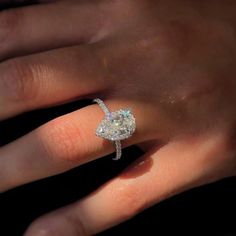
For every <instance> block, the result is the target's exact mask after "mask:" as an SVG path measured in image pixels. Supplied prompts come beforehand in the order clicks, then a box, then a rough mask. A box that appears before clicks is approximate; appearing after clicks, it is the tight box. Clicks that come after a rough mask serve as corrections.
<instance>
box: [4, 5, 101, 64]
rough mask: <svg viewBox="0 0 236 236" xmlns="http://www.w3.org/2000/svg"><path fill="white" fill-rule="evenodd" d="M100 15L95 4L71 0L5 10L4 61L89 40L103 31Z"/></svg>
mask: <svg viewBox="0 0 236 236" xmlns="http://www.w3.org/2000/svg"><path fill="white" fill-rule="evenodd" d="M91 12H93V13H92V14H91ZM98 17H99V15H98V9H97V10H96V11H94V4H79V2H77V3H76V2H70V1H69V2H67V1H66V2H65V1H60V2H56V3H54V2H53V3H48V4H36V5H30V6H25V7H20V8H12V9H7V10H4V11H2V12H0V28H1V31H0V42H1V50H0V61H2V60H6V59H8V58H12V57H19V56H22V55H28V54H33V53H37V52H41V51H46V50H52V49H54V48H60V47H65V46H73V45H77V44H81V43H85V42H89V41H90V40H91V39H92V38H93V37H96V33H97V32H98V31H99V27H100V26H99V22H100V21H99V18H98Z"/></svg>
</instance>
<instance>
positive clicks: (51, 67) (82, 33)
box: [0, 0, 236, 236]
mask: <svg viewBox="0 0 236 236" xmlns="http://www.w3.org/2000/svg"><path fill="white" fill-rule="evenodd" d="M235 7H236V3H234V2H233V1H224V3H223V2H222V1H214V2H213V1H199V2H196V1H178V0H174V1H151V0H124V1H119V0H117V1H115V0H113V1H111V0H110V1H108V0H99V1H88V0H87V1H86V0H84V1H82V0H80V1H72V0H71V1H69V0H68V1H52V2H51V3H47V4H46V3H44V4H43V3H42V4H38V5H32V6H28V7H22V8H18V9H10V10H5V11H3V12H1V13H0V23H1V26H0V28H1V33H0V39H1V51H0V58H1V60H2V63H1V64H0V74H1V77H0V104H1V110H0V118H1V119H6V118H8V117H11V116H14V115H16V114H18V113H22V112H25V111H29V110H33V109H38V108H42V107H48V106H53V105H55V104H60V103H65V102H67V101H70V100H75V99H82V98H85V97H86V98H90V99H93V98H96V97H99V98H102V99H104V101H105V103H106V105H107V106H108V107H109V108H110V109H111V110H112V111H114V110H117V109H119V108H124V107H130V108H132V110H133V113H134V115H135V117H136V122H137V132H136V133H135V134H134V135H133V136H132V137H131V138H129V139H127V140H125V141H124V142H122V145H123V147H125V146H129V145H133V144H136V145H138V146H140V147H141V148H143V149H144V150H145V154H144V156H143V157H141V158H140V159H139V160H137V161H136V162H135V163H133V164H132V165H131V166H130V167H129V168H127V169H126V170H124V171H123V172H122V173H121V174H120V175H119V176H117V177H116V178H114V179H112V180H110V181H109V182H108V183H107V184H106V185H104V186H102V187H101V188H100V189H98V190H97V191H95V192H94V193H92V194H90V195H89V196H87V197H85V198H84V199H82V200H80V201H78V202H76V203H74V204H72V205H70V206H67V207H64V208H62V209H60V210H57V211H55V212H53V213H50V214H48V215H46V216H43V217H41V218H40V219H38V220H36V221H35V222H34V223H33V224H32V225H31V226H30V227H29V229H28V230H27V232H26V234H25V235H26V236H37V235H42V234H43V235H45V236H46V235H50V236H51V235H63V236H64V235H66V236H76V235H91V234H95V233H98V232H100V231H103V230H105V229H107V228H109V227H112V226H113V225H116V224H118V223H120V222H122V221H124V220H126V219H129V218H130V217H132V216H134V215H135V214H137V213H138V212H140V211H141V210H143V209H145V208H147V207H149V206H151V205H153V204H156V203H158V202H160V201H161V200H163V199H166V198H168V197H170V196H173V195H174V194H177V193H180V192H182V191H184V190H187V189H190V188H193V187H196V186H199V185H202V184H207V183H210V182H213V181H217V180H219V179H222V178H225V177H229V176H233V175H235V173H236V159H235V151H236V150H235V125H236V112H235V107H236V81H235V75H236V46H235V45H236V34H235V28H236V18H235V11H234V9H235ZM103 116H104V114H103V111H102V110H101V108H100V107H99V106H98V105H96V104H94V105H90V106H87V107H85V108H82V109H80V110H78V111H75V112H72V113H71V114H67V115H65V116H62V117H59V118H57V119H55V120H53V121H51V122H49V123H47V124H45V125H43V126H42V127H39V128H38V129H36V130H35V131H33V132H31V133H29V134H28V135H26V136H24V137H22V138H20V139H18V140H16V141H14V142H12V143H10V144H8V145H6V146H4V147H2V148H1V149H0V157H1V158H0V175H1V183H0V191H6V190H8V189H11V188H14V187H16V186H19V185H22V184H25V183H28V182H31V181H34V180H38V179H41V178H45V177H47V176H51V175H55V174H58V173H61V172H64V171H67V170H69V169H71V168H73V167H76V166H79V165H82V164H83V163H86V162H89V161H92V160H94V159H96V158H101V157H102V156H104V155H106V154H109V153H112V152H113V151H114V146H113V144H112V143H110V142H108V141H105V140H103V139H101V138H99V137H97V136H95V134H94V132H95V130H96V127H97V126H98V124H99V123H100V121H101V119H102V118H103ZM146 166H149V171H147V172H144V173H143V174H142V175H137V173H139V172H140V170H142V169H143V168H146Z"/></svg>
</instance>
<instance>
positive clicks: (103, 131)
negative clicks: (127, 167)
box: [93, 98, 136, 160]
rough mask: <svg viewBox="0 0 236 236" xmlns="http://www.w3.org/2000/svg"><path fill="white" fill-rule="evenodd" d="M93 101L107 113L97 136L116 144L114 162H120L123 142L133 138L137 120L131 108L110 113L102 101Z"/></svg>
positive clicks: (97, 131) (97, 99)
mask: <svg viewBox="0 0 236 236" xmlns="http://www.w3.org/2000/svg"><path fill="white" fill-rule="evenodd" d="M93 101H94V102H96V103H97V104H98V105H99V106H100V107H101V109H102V110H103V112H104V113H105V117H104V118H103V120H102V121H101V123H100V124H99V126H98V128H97V130H96V135H97V136H99V137H102V138H104V139H107V140H110V141H113V142H114V143H115V148H116V157H115V158H114V159H113V160H119V159H120V158H121V155H122V150H121V140H124V139H127V138H129V137H131V136H132V134H133V133H134V132H135V129H136V124H135V118H134V116H133V114H132V112H131V109H129V108H127V109H120V110H118V111H114V112H110V110H109V109H108V107H107V106H106V105H105V103H104V102H103V101H102V100H101V99H99V98H96V99H94V100H93Z"/></svg>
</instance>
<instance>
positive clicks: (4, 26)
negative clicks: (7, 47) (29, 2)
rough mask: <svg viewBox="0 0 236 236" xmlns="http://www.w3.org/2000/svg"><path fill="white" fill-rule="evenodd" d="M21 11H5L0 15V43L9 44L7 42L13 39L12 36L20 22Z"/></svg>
mask: <svg viewBox="0 0 236 236" xmlns="http://www.w3.org/2000/svg"><path fill="white" fill-rule="evenodd" d="M22 17H23V16H22V11H20V10H18V9H17V10H16V9H15V10H5V11H2V12H1V13H0V28H1V33H0V42H1V43H3V42H6V43H9V40H10V39H11V38H12V39H14V37H13V35H14V34H15V32H16V29H17V25H19V22H21V21H22Z"/></svg>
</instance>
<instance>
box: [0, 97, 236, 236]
mask: <svg viewBox="0 0 236 236" xmlns="http://www.w3.org/2000/svg"><path fill="white" fill-rule="evenodd" d="M89 104H90V102H89V101H82V102H74V103H71V104H68V105H63V106H59V107H55V108H52V109H45V110H40V111H34V112H30V113H27V114H24V115H20V116H18V117H15V118H12V119H10V120H7V121H3V122H1V123H0V134H1V138H0V146H2V145H5V144H7V143H8V142H10V141H12V140H14V139H16V138H18V137H20V136H22V135H23V134H26V133H27V132H29V131H30V130H32V129H34V128H36V127H38V126H39V125H41V124H43V123H45V122H47V121H49V120H51V119H53V118H55V117H57V116H60V115H63V114H65V113H68V112H71V111H73V110H76V109H79V108H81V107H83V106H86V105H89ZM141 154H142V152H141V151H140V150H139V149H138V148H136V147H130V148H127V149H125V150H124V156H123V158H122V159H121V160H120V161H118V162H116V161H112V160H111V158H112V157H111V156H107V157H104V158H101V159H99V160H97V161H94V162H91V163H88V164H86V165H83V166H81V167H78V168H76V169H74V170H72V171H70V172H67V173H65V174H62V175H59V176H55V177H51V178H47V179H44V180H41V181H38V182H35V183H32V184H28V185H25V186H22V187H19V188H17V189H14V190H11V191H8V192H6V193H2V194H0V236H21V235H22V234H23V232H24V230H25V229H26V227H27V226H28V225H29V224H30V222H32V220H34V219H35V218H37V217H38V216H40V215H41V214H44V213H46V212H49V211H51V210H53V209H56V208H58V207H61V206H63V205H66V204H69V203H71V202H73V201H76V200H78V199H80V198H81V197H83V196H85V195H87V194H88V193H90V192H91V191H93V190H95V189H96V188H97V187H98V186H100V185H101V184H102V183H104V182H106V181H107V180H108V179H110V178H111V177H113V176H115V175H116V174H117V173H119V172H120V171H121V170H122V169H123V168H125V167H126V166H127V165H129V163H131V162H132V161H134V160H135V159H136V158H138V157H139V156H140V155H141ZM0 158H3V157H0ZM32 158H33V157H32ZM0 181H1V180H0ZM235 189H236V178H230V179H226V180H223V181H220V182H218V183H214V184H211V185H208V186H204V187H200V188H197V189H194V190H191V191H188V192H185V193H183V194H180V195H178V196H175V197H173V198H171V199H168V200H166V201H164V202H162V203H160V204H158V205H156V206H154V207H152V208H150V209H148V210H146V211H144V212H143V213H141V214H139V215H138V216H136V217H134V218H133V219H131V220H129V221H127V222H125V223H123V224H121V225H119V226H117V227H114V228H113V229H111V230H108V231H106V232H104V233H101V234H99V235H101V236H103V235H104V236H110V235H131V234H132V235H135V234H137V235H159V236H168V235H190V236H191V235H203V236H205V235H210V236H211V235H212V236H213V235H214V236H215V235H221V236H233V235H236V220H235V215H236V203H235V202H236V191H235ZM142 230H143V231H144V232H145V233H141V231H142ZM52 236H54V235H52ZM55 236H56V235H55Z"/></svg>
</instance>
